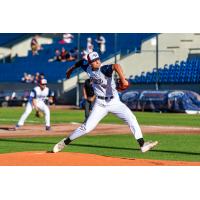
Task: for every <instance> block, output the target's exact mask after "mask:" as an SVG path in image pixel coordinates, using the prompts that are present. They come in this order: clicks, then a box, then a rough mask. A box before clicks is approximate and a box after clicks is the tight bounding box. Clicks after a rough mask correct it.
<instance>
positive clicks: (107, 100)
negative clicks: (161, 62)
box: [69, 64, 143, 140]
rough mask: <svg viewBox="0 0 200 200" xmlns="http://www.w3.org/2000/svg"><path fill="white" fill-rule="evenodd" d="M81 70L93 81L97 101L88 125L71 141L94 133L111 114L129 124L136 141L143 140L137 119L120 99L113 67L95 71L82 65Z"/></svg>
mask: <svg viewBox="0 0 200 200" xmlns="http://www.w3.org/2000/svg"><path fill="white" fill-rule="evenodd" d="M81 68H82V69H83V70H84V71H86V72H87V74H88V76H89V77H90V78H91V79H92V83H93V88H94V92H95V95H96V101H95V103H94V107H93V109H92V112H91V113H90V116H89V118H88V120H87V121H86V123H84V124H83V125H82V126H81V127H79V128H77V129H76V130H75V131H74V132H73V133H72V134H71V135H70V136H69V139H70V140H74V139H76V138H78V137H80V136H82V135H84V134H86V133H88V132H90V131H92V130H93V129H94V128H95V127H96V126H97V124H98V123H99V122H100V120H101V119H102V118H104V117H105V116H106V115H107V114H108V113H109V112H110V113H113V114H115V115H116V116H118V117H119V118H120V119H122V120H123V121H124V122H126V123H127V124H128V126H129V127H130V130H131V132H132V133H133V135H134V137H135V139H136V140H138V139H140V138H143V135H142V132H141V129H140V126H139V124H138V122H137V119H136V117H135V116H134V114H133V113H132V112H131V110H130V109H129V108H128V107H127V106H126V105H125V104H124V103H122V102H121V101H120V99H119V96H118V92H117V90H116V85H115V81H114V79H113V77H112V73H113V69H112V65H104V66H101V67H100V68H99V69H98V70H96V71H93V70H92V68H91V66H90V65H87V64H85V65H81Z"/></svg>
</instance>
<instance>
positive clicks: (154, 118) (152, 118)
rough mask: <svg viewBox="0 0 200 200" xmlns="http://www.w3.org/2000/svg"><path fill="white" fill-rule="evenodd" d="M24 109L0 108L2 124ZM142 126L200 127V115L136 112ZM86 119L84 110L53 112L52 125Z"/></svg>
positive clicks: (113, 120) (16, 117)
mask: <svg viewBox="0 0 200 200" xmlns="http://www.w3.org/2000/svg"><path fill="white" fill-rule="evenodd" d="M23 111H24V108H0V124H16V123H17V121H18V120H19V117H20V116H21V114H22V113H23ZM134 114H135V116H136V117H137V119H138V122H139V124H141V125H164V126H188V127H200V115H187V114H175V113H152V112H134ZM83 119H84V112H83V111H82V110H61V109H60V110H54V111H52V112H51V123H53V124H55V123H69V122H80V123H82V122H83ZM43 121H44V119H37V118H35V116H34V112H32V113H31V115H30V116H29V118H28V119H27V121H26V123H27V124H40V123H43ZM101 123H114V124H123V123H124V122H123V121H121V120H120V119H118V118H117V117H115V116H114V115H112V114H110V115H108V116H107V117H105V118H104V119H103V120H102V121H101Z"/></svg>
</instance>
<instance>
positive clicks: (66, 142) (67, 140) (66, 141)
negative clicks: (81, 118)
mask: <svg viewBox="0 0 200 200" xmlns="http://www.w3.org/2000/svg"><path fill="white" fill-rule="evenodd" d="M71 141H72V140H70V139H69V138H67V139H66V140H64V143H65V144H66V145H68V144H69V143H70V142H71Z"/></svg>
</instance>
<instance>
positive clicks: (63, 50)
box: [60, 47, 68, 62]
mask: <svg viewBox="0 0 200 200" xmlns="http://www.w3.org/2000/svg"><path fill="white" fill-rule="evenodd" d="M67 53H68V52H67V51H66V50H65V48H64V47H62V50H61V53H60V57H61V62H65V61H66V54H67Z"/></svg>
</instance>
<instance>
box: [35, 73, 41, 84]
mask: <svg viewBox="0 0 200 200" xmlns="http://www.w3.org/2000/svg"><path fill="white" fill-rule="evenodd" d="M39 81H40V73H39V72H37V73H36V74H35V79H34V83H39Z"/></svg>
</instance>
